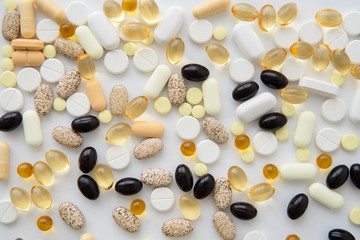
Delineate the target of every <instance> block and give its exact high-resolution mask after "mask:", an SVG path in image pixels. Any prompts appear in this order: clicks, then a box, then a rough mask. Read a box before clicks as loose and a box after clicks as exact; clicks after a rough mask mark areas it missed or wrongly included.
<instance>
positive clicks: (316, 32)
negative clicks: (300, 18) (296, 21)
mask: <svg viewBox="0 0 360 240" xmlns="http://www.w3.org/2000/svg"><path fill="white" fill-rule="evenodd" d="M299 37H300V40H301V41H304V42H307V43H309V44H311V45H315V44H317V43H319V42H320V41H321V40H322V38H323V30H322V28H321V26H320V25H319V24H318V23H317V22H315V21H310V22H306V23H304V24H303V25H301V27H300V31H299Z"/></svg>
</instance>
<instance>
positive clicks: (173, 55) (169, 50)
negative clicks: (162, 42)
mask: <svg viewBox="0 0 360 240" xmlns="http://www.w3.org/2000/svg"><path fill="white" fill-rule="evenodd" d="M184 52H185V43H184V41H183V40H182V39H181V38H173V39H171V40H170V42H169V43H168V45H167V47H166V58H167V60H168V61H169V63H171V64H177V63H179V62H180V61H181V60H182V59H183V56H184Z"/></svg>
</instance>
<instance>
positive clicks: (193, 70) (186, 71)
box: [181, 63, 209, 82]
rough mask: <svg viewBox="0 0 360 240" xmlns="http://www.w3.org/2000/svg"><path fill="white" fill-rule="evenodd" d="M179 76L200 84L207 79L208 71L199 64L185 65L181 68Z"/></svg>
mask: <svg viewBox="0 0 360 240" xmlns="http://www.w3.org/2000/svg"><path fill="white" fill-rule="evenodd" d="M181 75H182V76H183V77H184V78H185V79H187V80H190V81H193V82H201V81H204V80H206V79H207V78H208V77H209V70H208V69H207V68H206V67H204V66H203V65H200V64H195V63H191V64H187V65H185V66H183V67H182V68H181Z"/></svg>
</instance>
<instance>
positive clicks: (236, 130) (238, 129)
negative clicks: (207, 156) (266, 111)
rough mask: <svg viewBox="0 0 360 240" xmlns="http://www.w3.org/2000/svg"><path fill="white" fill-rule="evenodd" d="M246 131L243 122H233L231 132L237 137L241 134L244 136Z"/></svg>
mask: <svg viewBox="0 0 360 240" xmlns="http://www.w3.org/2000/svg"><path fill="white" fill-rule="evenodd" d="M244 130H245V129H244V124H242V123H241V122H233V123H232V124H231V128H230V131H231V133H232V134H233V135H235V136H239V135H240V134H243V133H244Z"/></svg>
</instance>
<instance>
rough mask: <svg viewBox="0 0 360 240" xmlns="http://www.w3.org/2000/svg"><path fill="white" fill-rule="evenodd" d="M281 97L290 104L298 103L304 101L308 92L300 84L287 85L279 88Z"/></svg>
mask: <svg viewBox="0 0 360 240" xmlns="http://www.w3.org/2000/svg"><path fill="white" fill-rule="evenodd" d="M280 96H281V98H282V99H283V100H284V101H285V102H287V103H291V104H300V103H304V102H306V100H307V99H308V93H307V91H306V89H305V88H304V87H300V86H287V87H285V88H283V89H281V92H280Z"/></svg>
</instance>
